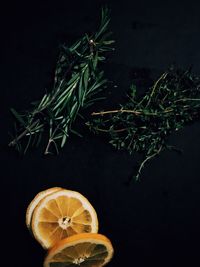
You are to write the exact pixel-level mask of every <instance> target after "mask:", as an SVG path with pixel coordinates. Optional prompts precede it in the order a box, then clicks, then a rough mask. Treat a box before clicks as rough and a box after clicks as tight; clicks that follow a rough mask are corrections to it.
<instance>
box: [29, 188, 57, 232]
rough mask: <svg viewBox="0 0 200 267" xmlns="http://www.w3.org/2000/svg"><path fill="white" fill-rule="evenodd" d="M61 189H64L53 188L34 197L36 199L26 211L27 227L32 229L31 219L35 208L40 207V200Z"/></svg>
mask: <svg viewBox="0 0 200 267" xmlns="http://www.w3.org/2000/svg"><path fill="white" fill-rule="evenodd" d="M61 189H62V188H61V187H52V188H49V189H46V190H44V191H41V192H40V193H38V194H37V195H36V196H35V197H34V199H33V200H32V201H31V203H30V204H29V205H28V208H27V210H26V226H27V227H28V228H29V229H30V226H31V219H32V215H33V211H34V209H35V207H36V206H37V205H38V203H39V202H40V200H42V199H43V198H44V197H46V196H47V195H49V194H51V193H53V192H56V191H59V190H61ZM30 230H31V229H30Z"/></svg>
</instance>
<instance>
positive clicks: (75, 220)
mask: <svg viewBox="0 0 200 267" xmlns="http://www.w3.org/2000/svg"><path fill="white" fill-rule="evenodd" d="M31 227H32V232H33V235H34V237H35V238H36V240H37V241H38V242H39V243H40V244H41V245H42V246H43V248H46V249H48V248H50V247H52V246H53V245H54V244H55V243H56V242H58V241H60V240H62V239H64V238H66V237H69V236H72V235H75V234H79V233H97V232H98V219H97V215H96V211H95V210H94V208H93V207H92V205H91V204H90V202H89V201H88V200H87V199H86V198H85V197H84V196H83V195H81V194H80V193H78V192H75V191H71V190H66V189H62V190H59V191H56V192H53V193H51V194H49V195H47V196H46V197H44V198H43V199H42V200H41V201H40V202H39V203H38V205H37V206H36V207H35V209H34V211H33V216H32V222H31Z"/></svg>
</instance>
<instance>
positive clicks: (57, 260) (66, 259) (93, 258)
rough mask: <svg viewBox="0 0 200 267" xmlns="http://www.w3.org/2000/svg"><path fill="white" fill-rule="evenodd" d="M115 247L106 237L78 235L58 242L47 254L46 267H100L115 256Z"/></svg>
mask: <svg viewBox="0 0 200 267" xmlns="http://www.w3.org/2000/svg"><path fill="white" fill-rule="evenodd" d="M113 252H114V250H113V246H112V244H111V242H110V240H109V239H108V238H107V237H105V236H104V235H100V234H94V233H83V234H77V235H74V236H71V237H68V238H65V239H63V240H61V241H60V242H58V243H57V244H56V245H55V246H54V247H53V248H52V249H51V250H50V251H49V252H48V254H47V257H46V259H45V261H44V267H73V266H74V267H75V266H82V267H100V266H104V265H106V264H107V263H108V262H109V261H110V260H111V258H112V256H113Z"/></svg>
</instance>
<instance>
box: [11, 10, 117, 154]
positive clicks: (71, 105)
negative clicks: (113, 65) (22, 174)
mask: <svg viewBox="0 0 200 267" xmlns="http://www.w3.org/2000/svg"><path fill="white" fill-rule="evenodd" d="M109 21H110V18H109V12H108V9H107V8H103V9H102V12H101V22H100V26H99V29H98V30H97V32H96V33H94V34H92V35H88V34H85V35H84V36H83V37H82V38H81V39H79V40H78V41H77V42H75V43H74V44H73V45H71V46H70V47H68V46H66V45H65V44H63V45H62V46H61V50H60V54H59V57H58V61H57V64H56V68H55V77H54V83H53V88H52V90H51V92H49V93H46V94H45V95H44V96H43V97H42V99H41V100H39V101H36V102H34V103H32V108H31V109H29V110H27V111H25V112H22V113H18V112H17V111H16V110H15V109H13V108H12V109H11V112H12V114H13V115H14V117H15V119H16V127H15V136H14V137H12V141H11V142H10V143H9V146H14V147H16V149H17V150H19V151H21V150H23V152H24V153H25V152H26V151H27V149H28V148H29V146H30V145H32V146H34V145H38V144H39V143H40V141H41V139H42V136H43V134H44V132H45V131H47V132H48V141H47V145H46V149H45V152H44V153H45V154H49V153H51V151H52V146H53V147H54V149H55V150H56V151H57V153H58V152H59V148H60V147H63V146H64V145H65V143H66V140H67V138H68V136H69V134H70V132H73V133H76V131H74V130H73V129H72V125H73V123H74V121H75V120H76V118H77V115H78V114H79V113H80V111H81V110H83V109H85V108H87V107H88V106H90V105H92V104H93V103H94V102H95V101H96V100H99V98H97V97H96V94H97V93H98V92H100V91H101V90H102V88H103V87H104V86H105V84H106V82H107V80H106V79H105V78H104V72H103V71H102V70H101V69H100V68H99V63H100V62H102V61H104V60H105V56H104V54H105V52H107V51H111V50H113V48H112V47H111V46H110V45H111V44H112V43H113V42H114V41H113V40H110V39H109V36H110V32H108V24H109ZM24 144H25V147H24Z"/></svg>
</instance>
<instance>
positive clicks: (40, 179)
mask: <svg viewBox="0 0 200 267" xmlns="http://www.w3.org/2000/svg"><path fill="white" fill-rule="evenodd" d="M41 2H42V4H41V3H40V4H39V5H38V4H36V3H32V4H30V2H29V1H27V3H26V4H25V3H22V2H21V3H19V2H17V1H16V2H15V4H14V3H13V4H11V3H7V6H6V7H5V8H3V9H1V12H2V16H1V19H2V24H1V26H3V29H2V31H1V35H2V38H1V44H2V45H3V48H2V49H1V52H2V61H1V67H2V71H1V74H2V77H1V90H0V99H1V105H0V122H1V138H0V142H1V150H0V162H1V173H2V175H1V182H2V184H1V196H2V202H1V224H2V228H1V235H3V241H2V242H3V250H4V251H3V253H1V258H3V262H4V261H5V263H4V264H3V265H2V266H5V267H6V266H20V267H24V266H26V267H35V266H38V267H39V266H42V262H43V257H44V255H45V252H44V251H43V250H42V248H40V246H39V245H38V244H37V243H36V241H35V240H34V239H33V238H32V237H31V235H30V234H29V232H28V231H27V229H26V227H25V210H26V207H27V205H28V204H29V202H30V201H31V199H32V198H33V197H34V195H35V194H36V193H38V192H39V191H41V190H43V189H46V188H48V187H52V186H62V187H65V188H69V189H73V190H76V191H79V192H81V193H82V194H84V195H85V196H86V197H87V198H88V199H89V200H90V201H91V203H92V204H93V205H94V207H95V209H96V211H97V213H98V217H99V222H100V232H101V233H103V234H105V235H107V236H108V237H109V238H110V239H111V240H112V242H113V246H114V248H115V256H114V258H113V260H112V262H111V263H110V264H109V265H108V266H110V267H112V266H113V267H116V266H121V267H122V266H140V267H141V266H182V265H184V264H186V263H189V265H188V266H198V265H199V255H198V254H199V237H200V230H199V225H200V215H199V214H200V174H199V173H200V161H199V148H200V126H199V123H195V124H194V125H191V126H188V127H186V128H185V129H184V130H182V131H180V132H178V133H176V134H174V135H173V136H171V138H170V142H171V143H172V144H176V145H177V146H178V147H179V148H181V149H183V150H184V153H183V155H177V154H176V153H173V152H171V153H170V152H165V153H162V154H161V155H160V156H159V157H158V158H157V159H154V160H153V161H152V162H151V163H150V164H149V165H148V166H147V167H146V168H145V170H144V172H143V176H142V180H141V182H139V183H137V184H132V185H131V186H130V187H128V186H126V185H125V182H126V181H127V179H128V178H129V177H130V175H131V174H132V172H133V167H134V164H135V158H134V157H130V156H129V155H127V154H126V153H125V152H123V153H122V152H117V151H115V150H114V149H113V148H112V147H111V146H110V145H109V144H107V143H106V142H105V140H103V139H102V138H101V137H95V136H93V135H92V134H90V133H88V132H85V133H84V138H82V139H79V138H78V137H74V136H71V137H70V139H69V140H68V143H67V145H66V146H65V148H64V149H63V150H62V151H61V153H60V154H59V156H57V157H48V158H45V157H44V156H42V151H41V150H33V151H32V152H28V153H27V155H26V156H24V157H20V156H19V155H18V154H16V153H15V152H14V151H13V150H10V149H8V148H7V143H8V141H9V137H8V134H7V132H8V131H9V130H10V128H11V126H12V123H13V121H12V118H11V116H10V113H9V108H10V107H15V108H16V109H17V110H23V109H24V108H26V107H28V105H29V103H30V102H31V101H32V100H34V99H38V98H40V97H41V96H42V95H43V92H44V88H45V87H46V86H48V83H49V81H50V80H51V77H52V71H53V66H54V64H55V60H56V55H57V47H58V44H59V43H60V42H62V41H69V43H70V42H71V40H74V39H75V38H76V37H78V36H80V35H81V34H82V33H85V32H87V31H88V30H89V31H91V30H94V29H95V23H96V22H97V17H98V16H99V13H100V7H101V5H102V4H105V3H108V6H109V7H110V8H111V18H112V21H111V26H110V28H111V29H112V31H113V32H114V38H115V39H116V51H115V53H114V54H113V55H111V56H110V60H109V62H108V64H107V65H106V73H107V76H108V78H109V79H112V80H114V81H115V83H116V84H117V85H118V87H117V88H115V89H112V90H111V91H112V93H111V100H110V104H111V105H115V103H117V102H118V101H121V99H122V97H123V95H124V94H125V91H126V89H127V88H128V86H129V83H130V81H131V77H133V76H134V75H136V77H138V76H137V75H138V73H140V75H141V74H142V75H144V76H145V75H146V76H147V78H148V79H149V76H151V77H157V75H158V74H160V73H161V72H162V71H163V70H165V69H166V68H167V67H168V66H169V65H170V64H171V63H176V64H177V65H178V66H182V67H184V68H187V67H188V66H189V65H191V64H193V66H194V72H196V73H200V34H199V33H200V17H199V8H200V4H197V1H193V2H192V1H185V2H184V1H180V2H179V1H176V2H169V1H168V2H167V1H165V2H163V1H159V2H154V1H153V2H152V1H146V2H145V1H143V0H140V1H129V2H128V1H119V2H118V3H116V2H117V1H107V2H106V1H74V2H73V3H70V4H69V1H63V2H62V1H53V2H54V3H49V2H47V1H41ZM141 69H142V71H141ZM146 76H145V77H146ZM145 79H146V78H145ZM113 90H116V92H113ZM107 104H109V102H108V103H107ZM95 108H96V109H98V106H97V107H95ZM1 250H2V249H1ZM1 263H2V260H1Z"/></svg>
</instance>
